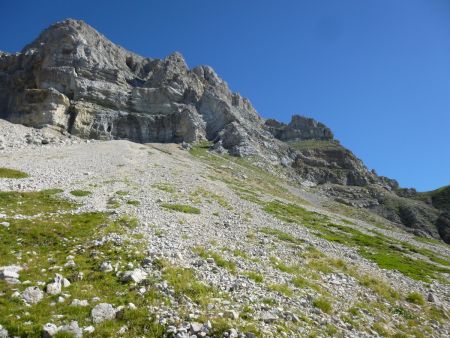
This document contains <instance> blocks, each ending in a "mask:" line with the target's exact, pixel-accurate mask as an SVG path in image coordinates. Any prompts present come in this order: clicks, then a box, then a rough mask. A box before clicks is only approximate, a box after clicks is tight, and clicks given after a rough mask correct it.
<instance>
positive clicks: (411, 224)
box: [0, 19, 450, 242]
mask: <svg viewBox="0 0 450 338" xmlns="http://www.w3.org/2000/svg"><path fill="white" fill-rule="evenodd" d="M0 118H3V119H6V120H9V121H11V122H14V123H19V124H24V125H26V126H30V127H37V128H41V127H44V126H50V127H52V128H54V129H56V130H58V131H60V132H62V133H67V134H71V135H74V136H78V137H81V138H89V139H99V140H112V139H127V140H131V141H134V142H139V143H148V142H156V143H172V142H173V143H196V142H200V141H208V142H210V145H211V150H213V151H216V152H218V153H224V152H226V153H229V154H230V155H234V156H243V157H250V156H251V157H255V158H258V159H261V163H262V166H264V165H266V164H267V165H270V166H273V165H275V166H276V165H281V166H282V167H283V168H284V170H285V172H286V174H287V177H288V179H289V180H291V181H292V182H294V183H295V184H301V185H303V186H308V187H310V189H311V192H313V193H317V194H319V195H324V196H327V197H331V198H332V199H333V200H334V201H336V202H339V203H341V204H345V205H347V206H351V207H357V208H364V209H369V210H370V211H372V212H375V213H377V214H379V215H381V216H383V217H384V218H386V219H388V220H390V221H392V222H393V223H395V224H397V225H399V226H402V227H404V228H406V229H407V230H410V231H413V232H415V233H416V234H418V235H421V236H431V237H434V238H441V239H443V240H445V241H447V242H450V238H449V237H450V236H449V230H448V225H449V222H450V218H449V214H448V213H449V210H448V208H447V207H444V208H438V207H436V205H434V204H433V202H432V200H431V197H429V196H431V195H423V194H419V193H417V192H415V191H414V190H413V189H400V187H399V186H398V183H397V182H396V181H395V180H392V179H388V178H386V177H380V176H378V175H377V174H376V173H375V172H374V171H369V170H368V169H367V168H366V166H365V165H364V164H363V162H362V161H361V160H359V159H358V158H357V157H356V156H355V155H354V154H352V152H351V151H349V150H347V149H345V148H344V147H343V146H341V145H340V143H339V142H338V141H337V140H335V139H334V136H333V133H332V131H331V130H330V129H329V128H327V127H326V126H325V125H323V124H322V123H320V122H317V121H315V120H313V119H310V118H305V117H302V116H293V118H292V121H291V122H290V123H289V124H284V123H281V122H278V121H276V120H273V119H268V120H265V119H263V118H261V117H260V116H259V114H258V113H257V112H256V110H255V109H254V108H253V106H252V105H251V103H250V101H249V100H247V99H246V98H244V97H242V96H241V95H239V94H238V93H233V92H232V91H230V89H229V88H228V85H227V84H226V82H225V81H223V80H222V79H221V78H220V77H219V76H218V75H217V74H216V73H215V71H214V70H213V69H212V68H211V67H208V66H197V67H195V68H192V69H190V68H189V67H188V66H187V64H186V62H185V60H184V59H183V56H182V55H181V54H179V53H173V54H171V55H169V56H168V57H166V58H165V59H162V60H160V59H152V58H145V57H142V56H139V55H136V54H135V53H132V52H129V51H127V50H125V49H123V48H122V47H119V46H117V45H115V44H114V43H112V42H111V41H109V40H108V39H107V38H106V37H104V36H103V35H101V34H100V33H98V32H97V31H96V30H95V29H94V28H92V27H91V26H89V25H88V24H86V23H84V22H83V21H80V20H72V19H68V20H64V21H61V22H58V23H56V24H54V25H52V26H50V27H49V28H47V29H46V30H44V31H43V32H42V33H41V34H40V35H39V37H38V38H37V39H36V40H35V41H34V42H32V43H31V44H29V45H28V46H26V47H25V48H24V49H23V50H22V52H20V53H16V54H7V53H0ZM433 196H434V195H433Z"/></svg>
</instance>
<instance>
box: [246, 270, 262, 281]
mask: <svg viewBox="0 0 450 338" xmlns="http://www.w3.org/2000/svg"><path fill="white" fill-rule="evenodd" d="M244 275H246V276H247V277H248V278H250V279H251V280H253V281H255V282H256V283H262V282H264V277H263V275H261V274H259V273H257V272H254V271H248V272H245V273H244Z"/></svg>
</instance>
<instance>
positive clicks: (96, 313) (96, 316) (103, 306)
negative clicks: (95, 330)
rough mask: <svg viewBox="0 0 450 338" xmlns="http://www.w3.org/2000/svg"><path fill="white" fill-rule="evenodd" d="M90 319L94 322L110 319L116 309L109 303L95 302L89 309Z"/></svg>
mask: <svg viewBox="0 0 450 338" xmlns="http://www.w3.org/2000/svg"><path fill="white" fill-rule="evenodd" d="M91 317H92V321H93V322H94V323H95V324H98V323H101V322H103V321H105V320H112V319H114V318H115V317H116V310H115V309H114V307H113V306H112V305H111V304H108V303H100V304H97V305H96V306H95V307H94V308H93V309H92V311H91Z"/></svg>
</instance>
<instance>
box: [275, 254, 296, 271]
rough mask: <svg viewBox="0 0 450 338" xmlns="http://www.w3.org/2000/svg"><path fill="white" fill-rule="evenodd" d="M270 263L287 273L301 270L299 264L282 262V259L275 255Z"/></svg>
mask: <svg viewBox="0 0 450 338" xmlns="http://www.w3.org/2000/svg"><path fill="white" fill-rule="evenodd" d="M270 263H271V264H272V266H273V267H274V268H276V269H278V270H280V271H282V272H286V273H291V274H292V273H296V272H297V271H298V270H299V267H298V266H297V265H287V264H286V263H284V262H282V261H281V260H279V259H277V258H276V257H274V256H271V257H270Z"/></svg>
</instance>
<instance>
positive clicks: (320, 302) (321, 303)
mask: <svg viewBox="0 0 450 338" xmlns="http://www.w3.org/2000/svg"><path fill="white" fill-rule="evenodd" d="M313 305H314V306H315V307H316V308H318V309H320V310H321V311H322V312H324V313H331V312H332V311H333V306H332V305H331V303H330V301H329V300H328V299H326V298H324V297H319V298H316V299H314V300H313Z"/></svg>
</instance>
